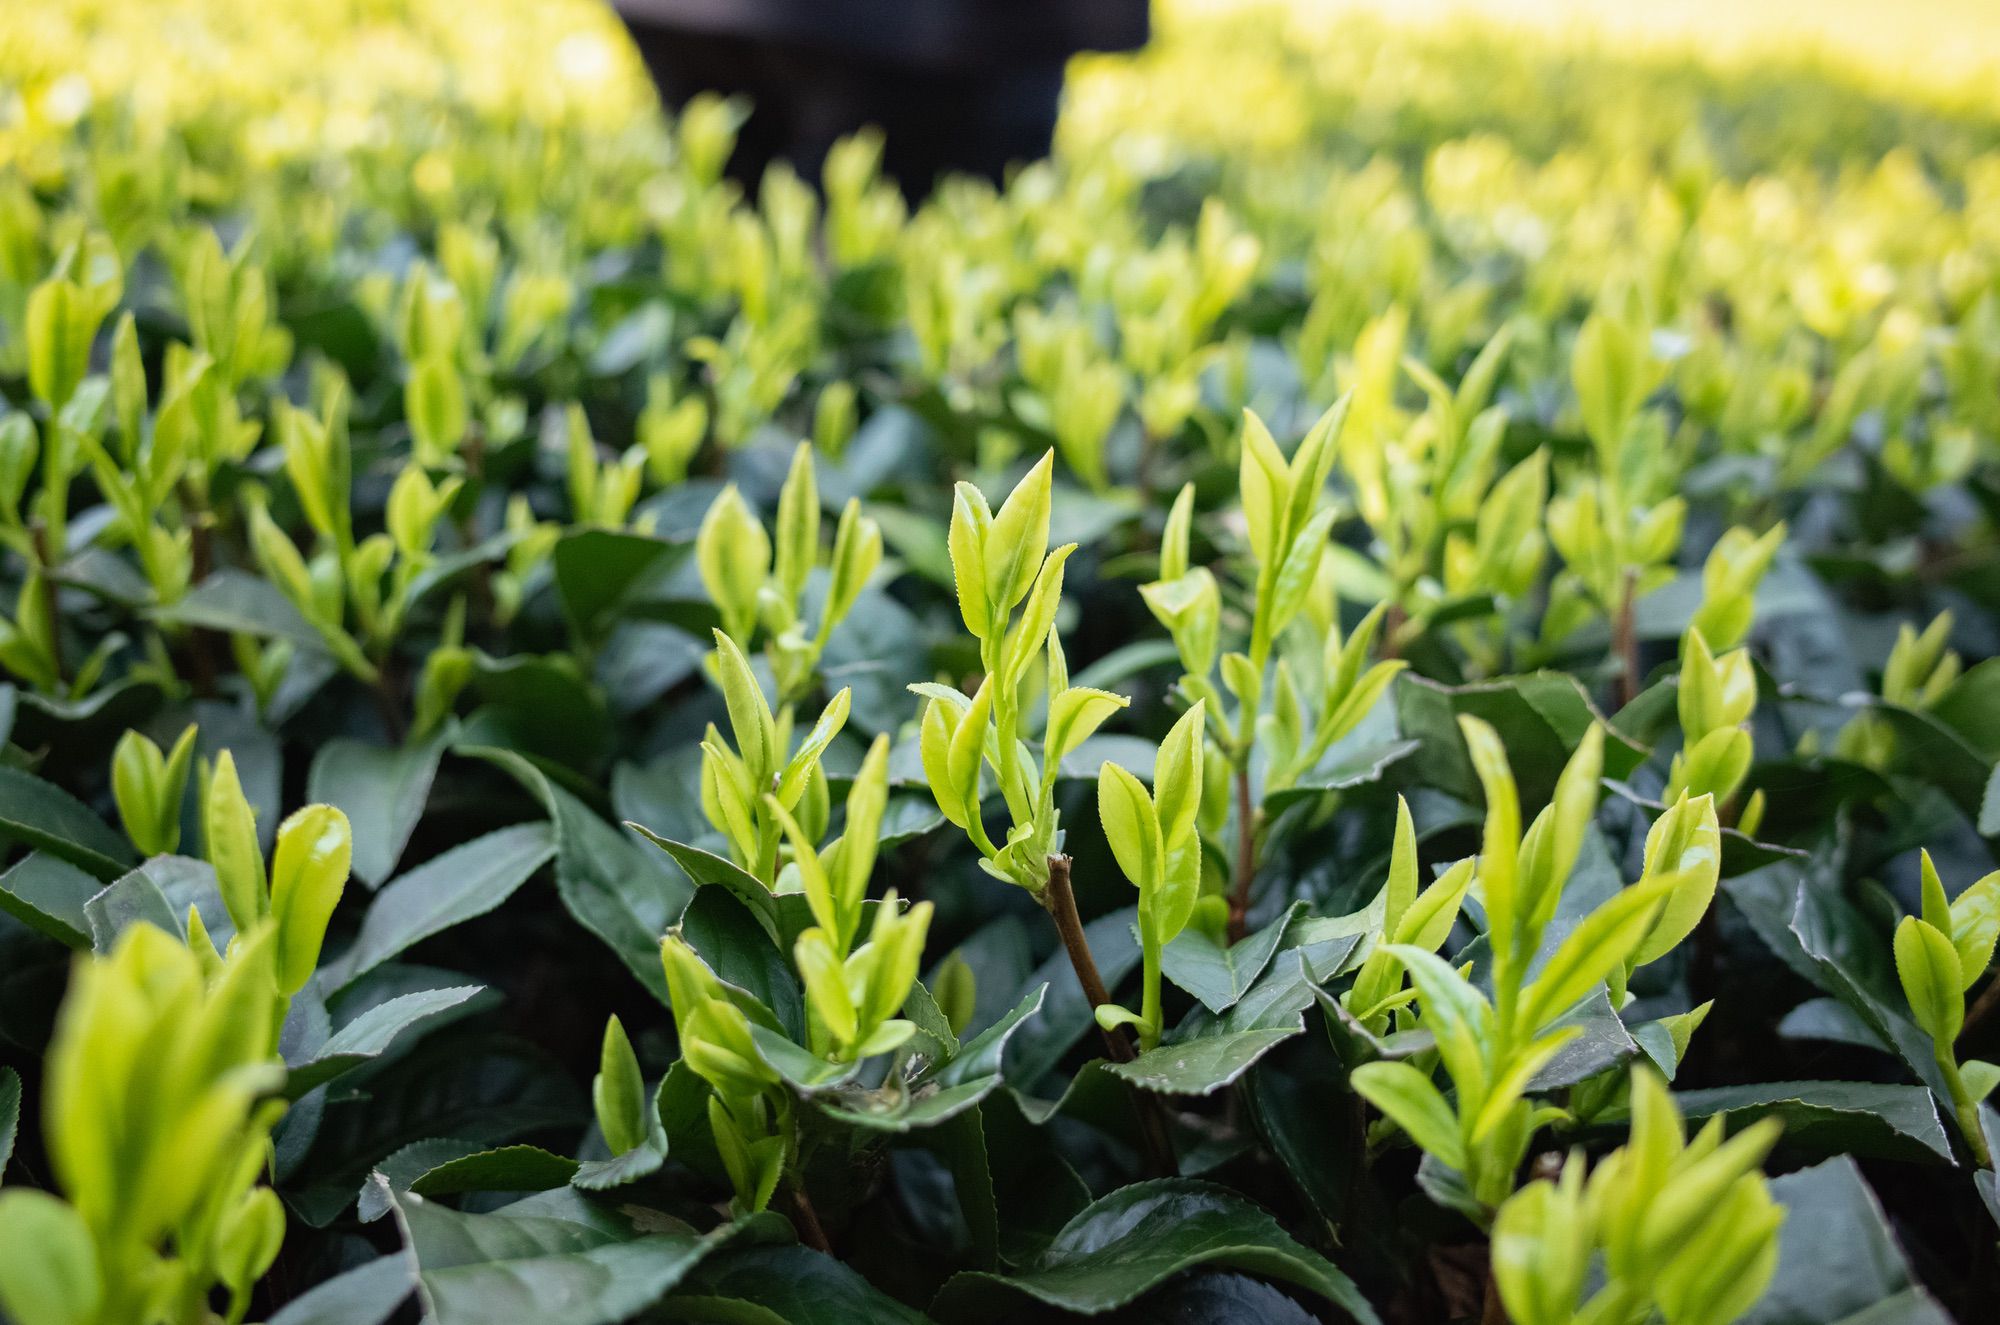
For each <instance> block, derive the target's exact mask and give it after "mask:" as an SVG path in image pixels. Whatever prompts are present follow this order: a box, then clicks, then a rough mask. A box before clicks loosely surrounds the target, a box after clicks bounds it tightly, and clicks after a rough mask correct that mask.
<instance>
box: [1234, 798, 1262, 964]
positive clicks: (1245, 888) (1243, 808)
mask: <svg viewBox="0 0 2000 1325" xmlns="http://www.w3.org/2000/svg"><path fill="white" fill-rule="evenodd" d="M1234 781H1235V785H1236V868H1235V874H1234V876H1233V882H1234V883H1235V891H1234V892H1233V893H1232V894H1231V895H1230V898H1229V941H1230V942H1231V943H1234V942H1236V941H1237V940H1239V939H1241V938H1242V937H1243V934H1244V930H1245V928H1246V926H1247V924H1248V920H1249V915H1250V885H1251V883H1252V882H1253V881H1254V880H1255V879H1256V875H1257V828H1258V824H1257V820H1258V818H1259V817H1260V816H1259V813H1258V810H1257V807H1256V804H1255V802H1254V800H1253V798H1252V796H1251V792H1250V766H1249V764H1248V763H1243V764H1240V765H1238V766H1237V768H1236V770H1235V777H1234Z"/></svg>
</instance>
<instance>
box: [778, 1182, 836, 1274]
mask: <svg viewBox="0 0 2000 1325" xmlns="http://www.w3.org/2000/svg"><path fill="white" fill-rule="evenodd" d="M785 1189H786V1195H787V1197H788V1198H789V1199H790V1201H791V1206H792V1222H793V1223H794V1224H795V1225H797V1226H798V1232H799V1241H801V1242H803V1243H805V1244H806V1245H807V1246H808V1247H811V1248H812V1249H813V1250H814V1251H818V1252H824V1253H826V1254H827V1255H829V1256H831V1255H832V1254H833V1244H832V1243H830V1242H828V1241H827V1237H826V1227H825V1225H823V1224H821V1223H820V1222H819V1211H818V1210H816V1209H814V1208H813V1203H812V1197H810V1196H808V1195H806V1185H805V1182H804V1180H803V1179H801V1178H799V1177H797V1176H794V1177H793V1178H792V1179H791V1181H789V1182H787V1183H786V1184H785Z"/></svg>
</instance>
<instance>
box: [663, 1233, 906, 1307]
mask: <svg viewBox="0 0 2000 1325" xmlns="http://www.w3.org/2000/svg"><path fill="white" fill-rule="evenodd" d="M746 1306H747V1307H749V1308H750V1311H747V1312H746V1311H742V1310H740V1308H742V1307H746ZM731 1308H739V1310H735V1311H732V1310H731ZM667 1313H668V1316H669V1317H670V1318H672V1319H675V1320H691V1321H722V1322H730V1323H735V1322H756V1323H757V1325H764V1323H765V1322H774V1323H775V1325H864V1323H865V1325H926V1320H925V1317H924V1316H923V1315H922V1314H921V1313H919V1312H916V1311H913V1310H911V1309H910V1308H909V1307H906V1306H904V1305H903V1304H902V1303H900V1302H898V1301H896V1300H895V1299H894V1298H892V1297H888V1296H886V1295H884V1294H883V1293H882V1292H880V1291H879V1290H878V1289H876V1288H875V1287H874V1286H873V1285H871V1284H870V1283H869V1282H868V1281H867V1280H866V1279H863V1278H862V1277H861V1276H860V1275H859V1274H856V1273H855V1272H854V1271H853V1270H851V1269H849V1268H848V1267H847V1266H845V1265H843V1264H841V1263H840V1262H839V1261H837V1260H834V1259H833V1258H832V1257H831V1256H826V1255H823V1254H821V1253H820V1252H816V1251H814V1250H812V1249H811V1248H810V1247H797V1246H791V1247H787V1246H766V1247H737V1248H732V1249H730V1250H728V1251H725V1252H722V1253H720V1254H718V1255H715V1256H712V1257H710V1258H709V1259H708V1260H707V1261H705V1262H704V1263H703V1264H702V1265H701V1267H700V1268H699V1269H697V1270H695V1271H694V1273H692V1274H691V1275H689V1276H688V1279H687V1281H686V1282H685V1283H684V1284H683V1286H682V1291H681V1292H680V1293H677V1294H675V1296H674V1297H673V1299H672V1300H671V1301H670V1302H669V1303H668V1304H667Z"/></svg>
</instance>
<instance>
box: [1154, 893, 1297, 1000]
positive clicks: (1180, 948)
mask: <svg viewBox="0 0 2000 1325" xmlns="http://www.w3.org/2000/svg"><path fill="white" fill-rule="evenodd" d="M1303 906H1304V903H1302V902H1294V903H1292V905H1290V906H1288V907H1286V908H1285V910H1284V913H1283V914H1282V915H1280V916H1279V917H1278V918H1277V919H1276V920H1275V921H1273V922H1272V923H1271V924H1269V925H1266V926H1265V927H1264V928H1263V929H1261V930H1259V931H1258V932H1257V933H1255V934H1252V935H1250V937H1248V938H1246V939H1244V940H1242V941H1241V942H1239V943H1236V944H1233V945H1231V946H1228V947H1224V946H1223V945H1222V944H1220V943H1218V942H1216V941H1215V939H1214V938H1213V937H1212V936H1211V935H1210V934H1209V933H1208V931H1207V930H1204V929H1201V928H1199V927H1196V926H1190V927H1188V928H1187V929H1184V930H1182V931H1181V934H1180V937H1178V938H1176V939H1175V940H1174V941H1173V942H1172V943H1169V944H1168V945H1167V946H1166V948H1165V949H1164V950H1162V952H1161V953H1160V967H1161V970H1162V971H1163V972H1164V973H1165V974H1166V977H1167V979H1169V980H1171V981H1173V982H1174V983H1175V984H1177V985H1179V986H1180V987H1181V988H1182V989H1185V990H1186V991H1187V992H1188V993H1190V994H1193V995H1194V996H1195V997H1196V998H1198V999H1200V1000H1201V1001H1202V1004H1203V1005H1204V1006H1205V1007H1207V1008H1208V1010H1209V1011H1210V1012H1218V1013H1220V1012H1227V1011H1228V1010H1229V1009H1230V1007H1231V1006H1233V1005H1234V1004H1235V1002H1236V1000H1237V999H1239V998H1242V997H1243V995H1244V994H1245V993H1247V992H1249V989H1250V986H1251V984H1252V983H1253V982H1254V981H1255V980H1256V979H1257V977H1258V976H1260V975H1262V974H1263V973H1264V968H1265V966H1267V965H1269V964H1270V961H1271V954H1272V953H1274V952H1276V951H1277V950H1278V944H1279V942H1280V941H1281V940H1282V939H1283V938H1284V937H1285V930H1286V929H1288V928H1289V927H1290V926H1291V923H1292V921H1293V920H1294V919H1296V918H1297V916H1298V913H1299V911H1300V910H1301V908H1302V907H1303Z"/></svg>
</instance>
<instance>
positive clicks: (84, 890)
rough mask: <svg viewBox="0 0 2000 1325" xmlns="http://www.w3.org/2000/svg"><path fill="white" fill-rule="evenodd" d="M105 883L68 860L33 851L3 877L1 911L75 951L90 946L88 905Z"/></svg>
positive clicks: (1, 877)
mask: <svg viewBox="0 0 2000 1325" xmlns="http://www.w3.org/2000/svg"><path fill="white" fill-rule="evenodd" d="M103 886H104V885H103V884H102V883H101V882H99V881H98V880H97V879H96V878H95V877H93V876H92V875H89V874H86V873H84V872H83V871H82V870H80V869H78V868H77V867H76V866H74V865H71V864H69V863H68V862H67V861H64V860H61V859H59V858H58V857H55V856H52V855H49V854H47V853H46V852H41V851H31V852H29V853H28V854H27V855H26V856H23V857H22V858H21V860H20V861H19V862H18V863H17V864H16V865H15V866H14V867H13V868H12V869H10V870H8V871H7V872H6V873H5V874H0V911H5V912H7V913H8V914H9V915H11V916H13V917H14V918H15V919H16V920H19V921H20V922H21V923H22V924H24V925H26V926H28V927H29V928H30V929H33V930H35V931H37V932H38V933H41V934H45V935H47V936H48V937H49V938H52V939H54V940H55V941H56V942H58V943H61V944H63V945H65V946H67V947H71V948H88V947H89V946H90V918H89V916H88V915H87V914H86V913H85V911H84V904H85V903H86V902H88V901H89V900H90V899H91V898H92V897H94V896H96V895H97V893H98V891H99V890H100V889H101V888H103Z"/></svg>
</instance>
